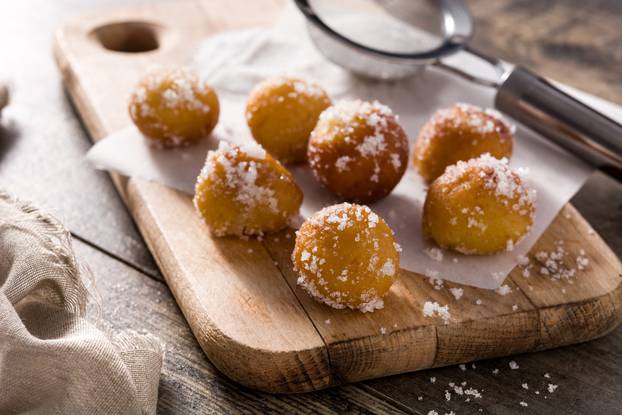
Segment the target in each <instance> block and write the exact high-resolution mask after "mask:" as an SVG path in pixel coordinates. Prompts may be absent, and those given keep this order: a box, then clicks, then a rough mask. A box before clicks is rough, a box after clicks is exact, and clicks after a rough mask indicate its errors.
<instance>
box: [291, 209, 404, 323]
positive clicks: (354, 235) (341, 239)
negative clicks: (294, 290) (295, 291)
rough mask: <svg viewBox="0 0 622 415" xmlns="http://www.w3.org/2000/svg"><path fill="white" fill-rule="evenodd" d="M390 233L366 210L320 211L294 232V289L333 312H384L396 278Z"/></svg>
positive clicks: (395, 255) (396, 256)
mask: <svg viewBox="0 0 622 415" xmlns="http://www.w3.org/2000/svg"><path fill="white" fill-rule="evenodd" d="M400 251H401V249H400V247H399V245H398V244H397V243H396V242H395V239H394V237H393V231H392V230H391V228H389V226H388V225H387V224H386V223H385V221H384V220H383V219H382V218H381V217H379V216H378V215H376V214H375V213H374V212H372V211H371V209H369V208H368V207H367V206H359V205H355V204H349V203H342V204H339V205H333V206H329V207H326V208H324V209H322V210H321V211H319V212H317V213H316V214H314V215H313V216H312V217H310V218H309V219H307V220H306V221H305V222H304V223H303V225H302V227H301V228H300V230H299V231H298V232H297V233H296V246H295V247H294V252H293V253H292V261H293V263H294V268H295V269H296V271H297V272H298V274H299V278H298V285H300V286H301V287H302V288H304V289H305V290H306V291H307V292H308V293H309V295H311V296H312V297H313V298H315V299H316V300H318V301H320V302H324V303H326V304H328V305H329V306H331V307H335V308H344V307H349V308H352V309H358V310H360V311H362V312H367V311H374V310H375V309H377V308H382V307H383V306H384V302H383V300H382V297H383V296H384V295H385V294H386V293H387V292H388V291H389V288H390V287H391V284H393V282H394V281H395V279H396V278H397V275H398V273H399V265H400V256H399V252H400Z"/></svg>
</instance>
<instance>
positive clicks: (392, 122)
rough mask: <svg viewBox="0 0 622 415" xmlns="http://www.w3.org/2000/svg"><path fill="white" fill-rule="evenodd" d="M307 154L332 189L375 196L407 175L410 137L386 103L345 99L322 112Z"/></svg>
mask: <svg viewBox="0 0 622 415" xmlns="http://www.w3.org/2000/svg"><path fill="white" fill-rule="evenodd" d="M308 158H309V163H310V165H311V168H312V169H313V173H314V175H315V177H316V178H317V179H318V181H320V183H322V184H323V185H325V186H326V187H328V188H329V189H330V190H332V191H333V192H334V193H336V194H337V195H339V196H341V197H343V198H344V199H346V200H355V201H372V200H376V199H379V198H381V197H384V196H385V195H387V194H388V193H389V192H390V191H391V190H392V189H393V188H394V187H395V185H397V183H398V182H399V180H400V179H401V177H402V175H403V174H404V171H405V169H406V164H407V160H408V138H407V136H406V134H405V132H404V131H403V129H402V128H401V127H400V126H399V124H398V117H397V116H396V115H395V114H393V112H392V111H391V109H390V108H389V107H387V106H386V105H383V104H381V103H379V102H378V101H373V102H367V101H361V100H341V101H338V102H337V103H335V104H334V105H333V106H331V107H329V108H327V109H326V110H324V111H323V112H322V114H321V115H320V118H319V121H318V124H317V125H316V127H315V128H314V130H313V131H312V133H311V138H310V140H309V149H308Z"/></svg>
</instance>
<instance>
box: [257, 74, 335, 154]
mask: <svg viewBox="0 0 622 415" xmlns="http://www.w3.org/2000/svg"><path fill="white" fill-rule="evenodd" d="M329 105H330V99H329V97H328V95H327V94H326V92H324V90H323V89H322V87H320V86H319V85H318V84H316V83H314V82H310V81H306V80H304V79H301V78H296V77H291V76H285V75H280V76H275V77H272V78H269V79H267V80H265V81H263V82H261V83H259V84H258V85H257V86H256V87H255V88H254V89H253V90H252V91H251V93H250V95H249V98H248V101H247V104H246V110H245V116H246V121H247V123H248V126H249V128H250V130H251V133H252V135H253V137H254V139H255V140H256V141H257V142H258V143H260V144H261V145H262V146H264V147H265V148H266V150H268V152H269V153H270V154H272V155H273V156H274V157H276V158H278V159H279V160H280V161H282V162H284V163H297V162H302V161H305V160H306V157H307V143H308V141H309V135H310V134H311V131H312V130H313V127H315V125H316V124H317V121H318V118H319V116H320V113H321V112H322V111H323V110H324V109H326V108H327V107H328V106H329Z"/></svg>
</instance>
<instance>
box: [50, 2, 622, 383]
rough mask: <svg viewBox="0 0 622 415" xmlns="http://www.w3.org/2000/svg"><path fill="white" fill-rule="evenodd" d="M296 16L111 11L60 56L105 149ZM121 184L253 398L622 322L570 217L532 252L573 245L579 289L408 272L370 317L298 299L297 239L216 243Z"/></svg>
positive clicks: (618, 300)
mask: <svg viewBox="0 0 622 415" xmlns="http://www.w3.org/2000/svg"><path fill="white" fill-rule="evenodd" d="M282 5H283V2H281V1H277V0H261V1H253V2H246V1H243V0H237V1H229V0H211V1H208V0H206V1H200V0H196V1H192V2H180V1H178V2H171V3H156V4H146V5H144V6H141V7H139V8H128V9H122V10H112V11H102V12H98V13H94V14H92V15H89V16H81V17H79V18H76V19H75V20H72V21H70V22H67V23H66V24H65V25H64V26H63V27H61V28H60V29H59V31H58V32H57V35H56V38H55V44H54V54H55V57H56V61H57V63H58V66H59V68H60V69H61V72H62V75H63V78H64V80H65V85H66V88H67V90H68V91H69V94H70V95H71V98H72V99H73V101H74V103H75V106H76V108H77V110H78V112H79V113H80V115H81V116H82V118H83V120H84V123H85V124H86V127H87V128H88V130H89V132H90V134H91V136H92V137H93V139H94V140H95V141H96V140H99V139H101V138H102V137H104V136H106V135H107V134H108V133H111V132H113V131H115V130H118V129H120V128H123V127H125V126H127V125H128V124H129V123H130V119H129V117H128V114H127V98H128V95H129V92H130V90H131V88H132V87H133V86H134V84H135V83H136V82H137V80H138V79H139V77H140V76H142V75H143V74H144V73H145V71H146V70H147V69H148V68H149V67H151V66H154V65H157V64H184V63H186V62H187V61H188V59H189V58H190V57H191V55H192V53H193V51H194V48H195V47H196V45H197V42H199V41H200V40H201V39H203V38H204V37H205V36H208V35H209V34H210V33H214V32H217V31H221V30H226V29H236V28H243V27H248V26H253V25H269V24H270V23H271V22H272V21H273V20H274V19H275V17H276V16H277V14H278V12H279V10H280V9H281V7H282ZM112 178H113V180H114V183H115V185H116V186H117V188H118V191H119V192H120V194H121V195H122V197H123V199H124V200H125V202H126V204H127V206H128V208H129V210H130V211H131V213H132V215H133V217H134V219H135V221H136V223H137V225H138V227H139V229H140V231H141V233H142V235H143V237H144V238H145V241H146V242H147V244H148V245H149V248H150V249H151V252H152V253H153V255H154V257H155V259H156V261H157V262H158V265H159V266H160V269H161V270H162V273H163V274H164V276H165V278H166V281H167V283H168V285H169V287H170V289H171V291H172V292H173V294H174V296H175V298H176V300H177V302H178V304H179V306H180V308H181V310H182V311H183V313H184V315H185V317H186V319H187V320H188V324H189V325H190V327H191V328H192V331H193V332H194V334H195V336H196V338H197V340H198V341H199V343H200V345H201V347H202V348H203V350H204V351H205V353H206V354H207V356H208V357H209V359H210V360H211V361H212V362H213V363H214V364H215V365H216V366H217V367H218V368H219V369H220V370H221V371H222V372H223V373H225V374H226V375H227V376H229V377H231V378H232V379H234V380H236V381H238V382H240V383H242V384H244V385H247V386H250V387H252V388H257V389H261V390H265V391H270V392H286V393H291V392H305V391H311V390H317V389H322V388H326V387H330V386H334V385H338V384H342V383H346V382H354V381H358V380H362V379H368V378H374V377H380V376H386V375H390V374H395V373H400V372H407V371H413V370H419V369H425V368H430V367H437V366H446V365H452V364H457V363H463V362H469V361H473V360H478V359H484V358H490V357H495V356H505V355H511V354H515V353H521V352H529V351H534V350H542V349H548V348H552V347H557V346H561V345H567V344H572V343H577V342H583V341H586V340H589V339H593V338H596V337H599V336H602V335H604V334H606V333H608V332H609V331H611V330H612V329H614V328H615V327H616V326H617V325H618V324H619V323H620V322H621V321H622V286H621V282H622V276H621V274H622V265H621V264H620V261H619V259H618V258H617V257H616V256H615V254H614V253H613V252H612V251H611V250H610V249H609V247H608V246H607V245H606V244H605V243H604V242H603V241H602V239H601V238H600V237H599V236H598V235H597V234H596V233H595V232H594V231H593V230H592V228H591V227H590V225H589V224H588V223H587V222H586V221H585V220H584V219H583V217H582V216H581V215H580V214H579V213H578V212H577V211H576V210H575V209H574V208H573V207H572V206H570V205H567V206H566V207H565V208H564V209H563V210H562V212H561V213H560V214H559V215H558V217H557V218H556V219H555V221H554V222H553V223H552V225H551V226H550V228H549V229H548V230H547V231H546V232H545V233H544V235H543V236H542V237H541V238H540V240H539V241H538V243H537V244H536V246H535V247H534V248H533V250H532V253H535V252H537V251H539V250H546V251H550V250H552V249H554V246H555V241H558V240H563V241H565V248H566V250H567V251H569V252H570V253H571V254H570V255H568V257H567V261H568V265H570V266H574V264H573V262H574V261H575V258H576V256H577V255H578V254H579V252H580V250H584V251H585V256H587V257H588V258H589V260H590V264H589V266H588V268H587V269H586V270H585V271H581V272H578V274H577V276H576V277H575V278H574V279H572V280H570V281H553V280H551V279H550V278H547V277H542V276H538V275H537V273H533V274H534V275H533V276H532V277H530V278H524V277H522V276H521V270H520V269H517V270H514V272H513V273H512V274H511V276H510V277H509V278H508V279H507V281H506V282H507V283H508V285H509V286H511V288H512V292H511V293H510V294H508V295H505V296H501V295H499V294H497V293H495V292H491V291H487V290H481V289H476V288H472V287H466V286H465V287H462V288H464V295H463V296H462V298H460V299H459V300H456V299H455V298H454V296H453V295H452V294H451V293H450V292H449V290H448V288H450V287H458V285H457V284H450V283H445V286H444V288H442V289H440V290H436V289H434V288H433V287H432V285H430V284H429V283H428V281H427V280H426V279H425V278H424V277H422V276H420V275H417V274H414V273H411V272H406V271H404V270H402V273H401V277H400V279H399V280H398V282H397V283H396V284H395V285H394V286H393V287H392V289H391V291H390V294H389V295H388V298H387V299H386V306H385V308H384V309H382V310H379V311H376V312H375V313H373V314H369V313H368V314H362V313H360V312H354V311H349V310H334V309H331V308H329V307H327V306H325V305H322V304H319V303H317V302H315V301H313V300H312V299H311V298H309V297H308V296H307V295H306V294H305V293H304V292H303V291H301V290H300V289H299V288H298V287H297V286H296V276H295V273H294V272H293V270H292V266H291V263H290V259H289V258H290V252H291V250H292V247H293V243H294V237H293V232H292V231H291V230H288V231H284V232H281V233H279V234H276V235H272V236H270V237H268V238H266V239H265V240H264V241H257V240H249V241H242V240H239V239H235V238H231V239H227V238H225V239H214V238H212V237H211V236H210V235H209V233H208V231H207V229H206V228H205V226H204V225H203V224H202V223H201V221H200V220H199V218H198V216H197V215H196V214H195V212H194V209H193V206H192V203H191V199H190V197H188V195H185V194H183V193H180V192H178V191H175V190H172V189H169V188H167V187H165V186H163V185H160V184H157V183H151V182H147V181H145V180H141V179H137V178H126V177H121V176H119V175H116V174H113V175H112ZM532 261H534V260H533V259H532ZM478 300H479V301H478ZM426 301H438V302H439V303H440V304H448V305H449V309H450V313H451V316H452V318H451V322H450V323H449V324H443V322H442V321H440V320H437V319H434V318H426V317H424V316H423V314H422V308H423V304H424V303H425V302H426ZM478 303H480V304H478Z"/></svg>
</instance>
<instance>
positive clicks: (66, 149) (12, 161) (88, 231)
mask: <svg viewBox="0 0 622 415" xmlns="http://www.w3.org/2000/svg"><path fill="white" fill-rule="evenodd" d="M137 2H138V1H136V0H132V1H129V2H125V4H131V3H137ZM98 3H99V4H100V7H105V6H106V5H108V6H110V5H111V4H112V3H114V2H113V1H110V0H102V1H99V2H98ZM91 7H92V3H91V2H76V1H73V2H71V4H69V2H65V3H61V2H49V1H47V0H28V1H16V2H14V1H3V2H0V20H1V22H2V24H0V50H2V65H0V79H2V80H8V81H9V82H10V84H11V89H12V91H11V104H10V105H9V106H8V107H7V108H5V109H4V110H3V111H2V118H1V119H0V121H1V122H0V187H2V188H3V189H5V190H7V191H10V192H11V193H12V194H14V195H15V196H20V197H24V198H27V199H30V200H33V201H35V202H36V203H37V204H38V205H39V206H42V207H45V208H46V209H49V210H51V211H53V212H54V213H55V214H56V215H57V216H58V217H59V218H61V219H62V221H63V223H64V224H65V225H66V226H67V227H68V228H69V229H70V230H71V231H72V232H73V233H74V234H76V235H79V236H80V237H81V238H83V239H85V240H89V241H91V243H93V244H94V245H97V246H99V247H100V248H101V249H103V250H105V251H107V252H109V253H110V254H112V255H114V256H115V257H117V258H122V259H123V260H124V261H126V262H127V263H130V264H132V266H135V267H137V268H139V269H141V270H142V271H144V272H146V273H148V274H150V275H152V276H154V277H157V278H161V276H160V272H159V270H158V268H157V266H156V265H155V262H154V261H153V259H152V258H151V254H150V253H149V251H148V249H147V248H146V246H145V244H144V243H143V240H142V238H141V236H140V234H139V233H138V231H137V229H136V227H135V225H134V223H133V220H132V218H131V216H130V215H129V213H128V212H127V211H126V210H125V208H124V206H123V202H122V201H121V199H120V198H119V196H118V193H117V192H116V191H115V189H114V186H112V183H111V181H110V177H109V176H108V175H107V174H106V173H104V172H100V171H96V170H93V169H91V168H90V167H89V165H88V163H87V162H86V160H84V157H83V156H84V154H85V152H86V151H87V150H88V148H89V147H90V146H91V141H90V140H89V137H88V134H87V133H86V132H85V131H84V129H83V128H82V125H81V124H80V122H79V120H78V119H77V118H76V117H75V115H74V110H73V108H72V105H71V104H70V102H69V101H68V100H67V97H66V94H65V92H64V90H63V85H62V81H61V79H60V77H59V73H58V70H57V68H56V67H55V65H54V61H53V59H52V57H51V54H50V45H51V39H52V37H53V33H54V30H55V29H56V28H57V27H58V26H59V25H60V24H61V23H62V21H63V20H65V19H67V18H68V17H69V16H71V15H72V14H74V15H75V14H76V13H83V12H85V11H86V10H87V9H89V8H91ZM33 10H37V13H36V16H33ZM51 155H54V157H52V156H51Z"/></svg>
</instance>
